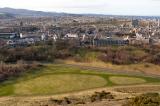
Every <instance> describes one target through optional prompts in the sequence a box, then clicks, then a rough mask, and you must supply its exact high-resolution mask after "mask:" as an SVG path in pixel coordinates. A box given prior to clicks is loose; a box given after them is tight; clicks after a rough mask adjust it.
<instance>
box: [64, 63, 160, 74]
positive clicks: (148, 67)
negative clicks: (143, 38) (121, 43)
mask: <svg viewBox="0 0 160 106" xmlns="http://www.w3.org/2000/svg"><path fill="white" fill-rule="evenodd" d="M63 62H64V63H66V64H74V65H82V66H92V67H100V68H108V69H112V70H116V71H127V72H139V73H146V74H153V75H160V66H159V65H154V64H150V63H139V64H131V65H113V64H112V63H104V62H102V61H95V62H86V63H85V62H75V61H73V60H65V61H63Z"/></svg>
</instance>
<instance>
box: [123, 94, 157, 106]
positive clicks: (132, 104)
mask: <svg viewBox="0 0 160 106" xmlns="http://www.w3.org/2000/svg"><path fill="white" fill-rule="evenodd" d="M124 106H160V95H159V94H158V93H147V94H142V95H140V96H137V97H135V98H133V99H132V100H130V101H129V102H128V103H127V104H125V105H124Z"/></svg>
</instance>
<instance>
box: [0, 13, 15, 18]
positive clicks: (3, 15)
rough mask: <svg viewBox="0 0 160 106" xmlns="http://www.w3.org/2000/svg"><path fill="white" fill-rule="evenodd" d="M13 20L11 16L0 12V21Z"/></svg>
mask: <svg viewBox="0 0 160 106" xmlns="http://www.w3.org/2000/svg"><path fill="white" fill-rule="evenodd" d="M10 18H15V17H14V15H13V14H9V13H4V12H0V19H10Z"/></svg>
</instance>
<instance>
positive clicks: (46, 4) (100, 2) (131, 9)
mask: <svg viewBox="0 0 160 106" xmlns="http://www.w3.org/2000/svg"><path fill="white" fill-rule="evenodd" d="M0 7H2V8H3V7H10V8H16V9H29V10H37V11H46V12H66V13H76V14H82V13H83V14H88V13H90V14H105V15H140V16H160V0H118V1H117V0H78V1H76V0H58V1H55V0H27V1H23V0H14V1H11V0H3V1H0Z"/></svg>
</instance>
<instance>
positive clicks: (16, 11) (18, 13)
mask: <svg viewBox="0 0 160 106" xmlns="http://www.w3.org/2000/svg"><path fill="white" fill-rule="evenodd" d="M0 13H8V14H13V15H14V16H31V17H32V16H33V17H39V16H67V15H75V14H67V13H56V12H43V11H34V10H27V9H13V8H0Z"/></svg>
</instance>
